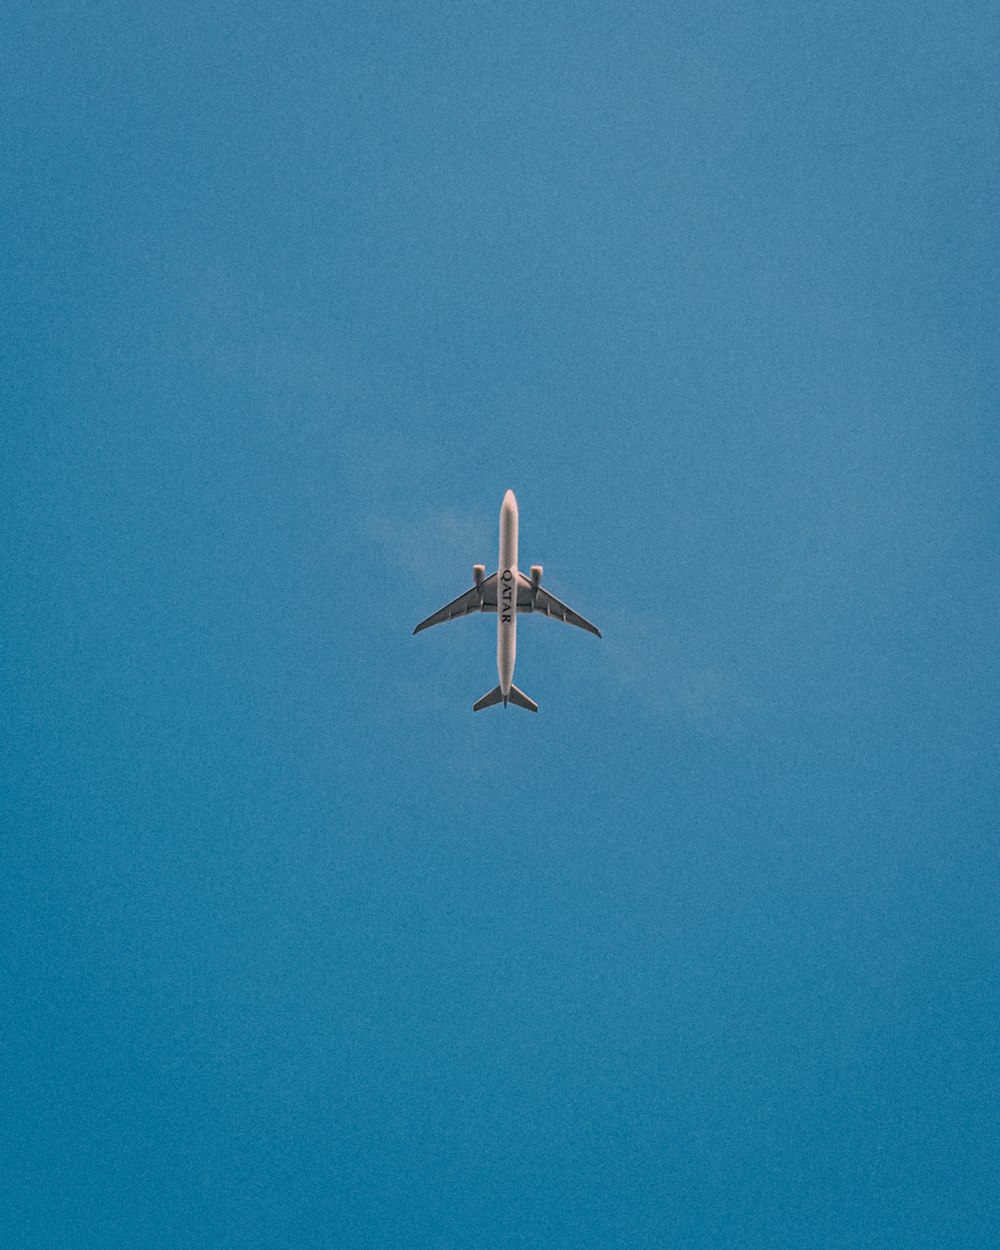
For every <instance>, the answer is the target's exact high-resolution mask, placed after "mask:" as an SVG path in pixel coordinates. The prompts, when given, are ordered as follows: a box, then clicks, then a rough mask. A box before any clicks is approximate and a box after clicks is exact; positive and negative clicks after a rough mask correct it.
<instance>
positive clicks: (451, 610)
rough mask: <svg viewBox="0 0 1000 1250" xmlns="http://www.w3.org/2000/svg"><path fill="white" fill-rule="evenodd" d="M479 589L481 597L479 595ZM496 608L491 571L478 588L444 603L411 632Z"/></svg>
mask: <svg viewBox="0 0 1000 1250" xmlns="http://www.w3.org/2000/svg"><path fill="white" fill-rule="evenodd" d="M480 591H481V592H482V599H480V597H479V596H480ZM496 610H497V575H496V573H493V574H492V575H491V576H490V577H487V578H484V579H483V584H482V585H481V586H480V587H479V588H478V589H477V587H475V586H473V587H472V589H471V590H467V591H466V592H465V594H464V595H459V596H458V598H457V599H453V600H452V601H451V603H446V604H445V605H444V607H443V608H441V609H440V611H438V612H435V613H434V615H433V616H429V617H428V618H427V620H426V621H421V622H420V624H419V625H418V626H417V628H416V629H415V630H414V631H413V632H414V633H415V634H419V633H420V631H421V630H422V629H429V628H430V627H431V626H432V625H440V624H441V623H442V622H443V621H454V620H455V619H456V618H457V617H459V616H468V615H469V613H470V612H495V611H496Z"/></svg>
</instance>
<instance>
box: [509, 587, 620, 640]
mask: <svg viewBox="0 0 1000 1250" xmlns="http://www.w3.org/2000/svg"><path fill="white" fill-rule="evenodd" d="M517 610H518V612H544V613H545V615H546V616H554V617H555V618H556V620H557V621H565V622H566V624H567V625H576V626H577V628H578V629H585V630H586V631H587V632H588V633H589V634H596V635H597V637H598V638H600V637H601V631H600V630H599V629H598V628H597V626H596V625H591V623H590V621H588V620H585V619H584V618H583V617H582V616H581V615H580V613H579V612H574V611H573V609H572V608H571V607H569V606H568V605H567V604H565V603H563V602H562V600H561V599H557V598H556V597H555V595H553V594H550V593H549V592H548V591H547V590H546V589H545V587H544V586H538V587H536V588H535V589H532V585H531V580H530V579H529V578H527V577H525V576H524V574H523V573H521V572H519V573H518V575H517Z"/></svg>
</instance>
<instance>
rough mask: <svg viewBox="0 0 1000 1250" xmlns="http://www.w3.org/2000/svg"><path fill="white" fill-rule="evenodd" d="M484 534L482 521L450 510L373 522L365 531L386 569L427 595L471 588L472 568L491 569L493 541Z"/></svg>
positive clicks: (381, 519) (479, 517) (494, 559)
mask: <svg viewBox="0 0 1000 1250" xmlns="http://www.w3.org/2000/svg"><path fill="white" fill-rule="evenodd" d="M488 530H489V527H488V525H487V524H486V523H485V521H484V518H483V517H482V516H480V515H478V514H475V513H472V512H461V511H458V510H456V509H450V508H447V509H434V510H433V511H430V512H426V513H423V514H422V515H419V516H415V517H408V518H407V517H404V518H400V517H385V516H382V517H376V518H374V519H373V520H372V522H371V523H370V525H369V534H370V536H371V538H372V539H373V540H374V541H375V542H376V543H377V544H378V545H379V547H381V549H382V551H383V554H384V558H385V560H386V563H387V564H389V565H391V566H392V567H394V568H396V569H398V570H400V571H401V572H404V573H406V574H408V575H409V576H410V577H412V578H413V580H414V581H415V582H417V583H418V584H419V585H421V586H424V587H427V588H428V589H429V588H431V587H437V588H438V589H442V590H445V591H446V590H447V589H448V588H449V587H451V586H453V585H454V587H455V590H454V594H458V593H459V592H460V591H461V590H464V589H465V586H466V583H468V584H469V585H471V583H472V565H473V564H476V563H480V564H486V565H488V566H489V567H490V569H492V568H493V567H494V566H495V564H496V551H495V550H494V548H495V547H496V535H495V533H494V534H489V533H488ZM491 561H492V564H491V563H490V562H491ZM463 577H464V578H465V579H466V581H465V582H463V581H462V579H463Z"/></svg>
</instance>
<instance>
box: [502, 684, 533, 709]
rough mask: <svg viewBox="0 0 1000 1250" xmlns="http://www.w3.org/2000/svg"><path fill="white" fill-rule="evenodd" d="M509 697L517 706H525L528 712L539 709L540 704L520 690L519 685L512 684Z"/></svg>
mask: <svg viewBox="0 0 1000 1250" xmlns="http://www.w3.org/2000/svg"><path fill="white" fill-rule="evenodd" d="M507 697H508V698H509V699H510V701H511V703H513V704H514V706H515V707H523V708H524V709H525V710H526V711H528V712H537V711H538V704H537V703H536V702H535V701H534V700H533V699H529V698H528V696H527V695H526V694H525V693H524V691H523V690H518V688H517V686H511V688H510V694H509V695H508V696H507Z"/></svg>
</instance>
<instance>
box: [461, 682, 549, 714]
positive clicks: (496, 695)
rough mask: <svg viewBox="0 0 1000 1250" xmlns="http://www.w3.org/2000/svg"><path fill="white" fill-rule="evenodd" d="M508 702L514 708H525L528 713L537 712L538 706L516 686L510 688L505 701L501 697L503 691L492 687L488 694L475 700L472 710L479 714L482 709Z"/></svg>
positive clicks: (497, 687)
mask: <svg viewBox="0 0 1000 1250" xmlns="http://www.w3.org/2000/svg"><path fill="white" fill-rule="evenodd" d="M508 702H510V703H513V704H514V706H515V707H523V708H526V709H527V710H528V711H529V712H537V711H538V704H537V703H534V702H533V701H532V700H531V699H529V698H528V696H527V695H526V694H525V693H524V692H523V691H521V690H518V688H517V686H511V688H510V694H509V695H508V696H507V698H506V699H505V698H504V697H503V691H502V690H501V689H500V687H499V686H494V688H493V689H492V690H491V691H490V692H489V694H484V695H483V697H482V698H481V699H477V700H476V702H475V703H473V705H472V710H473V711H474V712H481V711H482V710H483V708H484V707H493V706H494V705H495V704H497V703H504V704H506V703H508Z"/></svg>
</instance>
